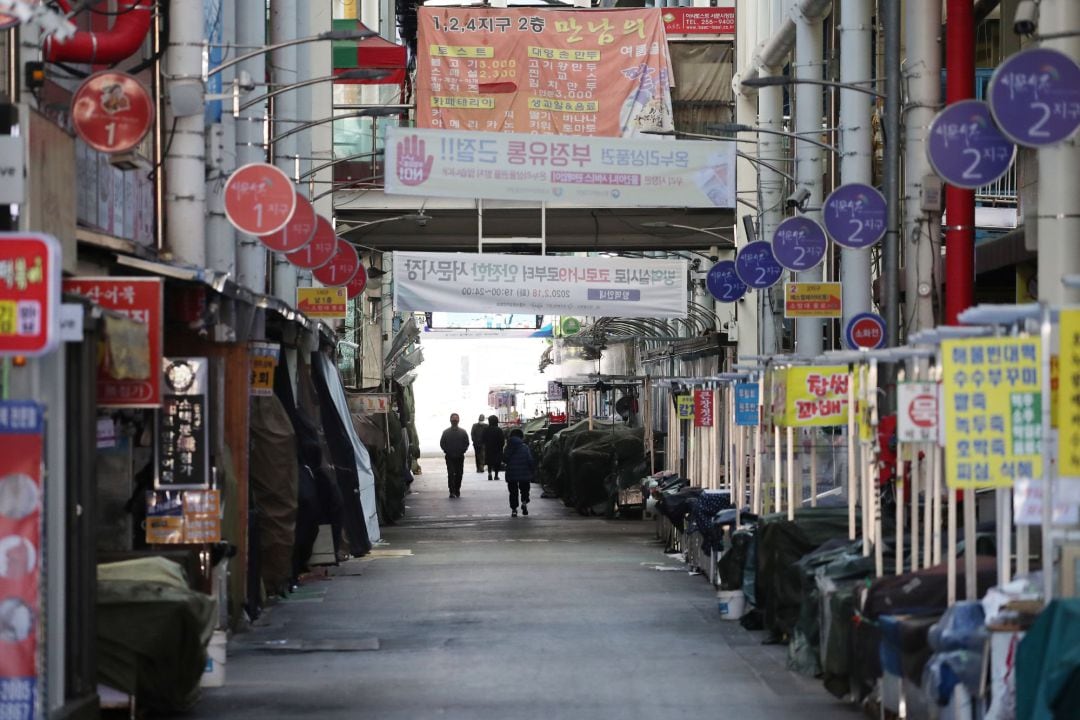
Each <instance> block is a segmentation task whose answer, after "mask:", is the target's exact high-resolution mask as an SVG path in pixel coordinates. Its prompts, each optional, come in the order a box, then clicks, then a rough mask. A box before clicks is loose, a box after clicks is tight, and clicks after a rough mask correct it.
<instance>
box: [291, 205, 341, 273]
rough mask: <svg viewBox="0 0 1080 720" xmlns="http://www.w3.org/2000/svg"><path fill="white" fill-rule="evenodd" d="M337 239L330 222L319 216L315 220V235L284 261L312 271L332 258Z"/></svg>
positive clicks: (335, 249) (335, 250)
mask: <svg viewBox="0 0 1080 720" xmlns="http://www.w3.org/2000/svg"><path fill="white" fill-rule="evenodd" d="M337 242H338V237H337V234H336V233H335V232H334V226H333V225H331V224H330V221H329V220H327V219H326V218H324V217H323V216H322V215H319V216H318V217H317V218H316V219H315V235H314V236H313V237H312V238H311V242H309V243H308V244H307V245H305V246H304V248H303V249H301V250H297V251H296V252H293V253H289V254H288V255H286V256H285V259H286V260H288V261H289V262H291V263H292V264H293V265H295V266H296V267H298V268H302V269H304V270H314V269H316V268H320V267H322V266H323V265H325V264H326V263H328V262H330V260H331V259H332V258H333V257H334V253H335V252H337Z"/></svg>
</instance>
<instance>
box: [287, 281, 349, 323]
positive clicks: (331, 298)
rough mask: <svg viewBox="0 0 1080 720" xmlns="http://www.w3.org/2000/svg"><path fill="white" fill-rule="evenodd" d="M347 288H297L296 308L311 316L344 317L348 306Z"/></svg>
mask: <svg viewBox="0 0 1080 720" xmlns="http://www.w3.org/2000/svg"><path fill="white" fill-rule="evenodd" d="M346 291H347V288H344V287H332V288H296V309H297V310H299V311H300V312H302V313H304V314H305V315H307V316H308V317H310V318H328V319H338V320H340V319H342V318H344V317H345V310H346V308H347V307H348V302H349V301H348V295H347V292H346Z"/></svg>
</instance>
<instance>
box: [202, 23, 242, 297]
mask: <svg viewBox="0 0 1080 720" xmlns="http://www.w3.org/2000/svg"><path fill="white" fill-rule="evenodd" d="M217 42H218V43H219V44H221V45H224V46H225V47H224V48H222V49H221V53H222V55H224V53H225V52H226V51H227V49H228V48H229V47H231V46H233V45H235V44H237V43H236V5H235V4H234V3H231V2H225V3H222V4H221V34H220V39H219V40H217ZM235 74H236V68H235V67H232V68H229V69H228V70H223V71H222V72H221V73H220V74H219V75H218V77H220V78H221V83H220V89H219V90H215V92H221V93H228V92H230V91H231V89H232V81H233V77H235ZM208 90H209V88H208ZM217 105H218V106H219V107H220V114H221V117H220V118H219V119H218V121H217V122H216V123H214V124H212V125H210V126H209V129H210V133H211V136H210V146H211V147H212V148H214V151H213V152H212V153H211V157H212V158H214V161H213V162H211V163H210V165H211V173H212V175H211V178H210V180H209V181H208V182H207V194H208V196H209V197H208V198H207V213H208V214H207V217H206V262H207V265H209V267H210V268H211V269H213V270H216V271H218V272H223V273H228V274H229V275H230V276H232V277H233V278H235V277H236V231H235V230H234V229H233V226H232V225H231V224H230V223H229V220H228V218H226V217H225V181H226V180H227V179H228V178H229V175H231V174H232V172H233V170H235V169H236V119H235V118H234V117H233V114H232V103H231V102H229V103H226V104H224V105H223V104H222V103H221V102H220V101H219V102H218V103H217Z"/></svg>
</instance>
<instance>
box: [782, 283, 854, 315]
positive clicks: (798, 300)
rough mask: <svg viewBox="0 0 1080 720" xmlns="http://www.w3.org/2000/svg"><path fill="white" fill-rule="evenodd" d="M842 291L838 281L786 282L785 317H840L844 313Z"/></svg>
mask: <svg viewBox="0 0 1080 720" xmlns="http://www.w3.org/2000/svg"><path fill="white" fill-rule="evenodd" d="M842 293H843V289H842V287H841V285H840V283H838V282H820V283H801V282H788V283H784V317H786V318H838V317H840V316H841V314H842V313H843V298H842Z"/></svg>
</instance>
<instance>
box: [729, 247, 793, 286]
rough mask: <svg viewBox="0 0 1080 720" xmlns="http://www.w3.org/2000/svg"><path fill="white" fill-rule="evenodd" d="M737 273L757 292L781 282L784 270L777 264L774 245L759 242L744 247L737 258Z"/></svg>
mask: <svg viewBox="0 0 1080 720" xmlns="http://www.w3.org/2000/svg"><path fill="white" fill-rule="evenodd" d="M735 272H736V273H738V275H739V278H740V279H741V280H742V281H743V282H744V283H746V284H747V285H748V286H749V287H752V288H754V289H755V290H764V289H765V288H770V287H772V286H773V285H775V284H776V283H778V282H779V281H780V278H781V277H782V276H783V274H784V268H783V267H781V266H780V263H778V262H776V257H775V256H774V255H773V250H772V245H770V244H769V243H767V242H765V241H764V240H758V241H757V242H752V243H749V244H747V245H744V246H743V249H742V250H740V251H739V254H738V255H737V256H736V257H735Z"/></svg>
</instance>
